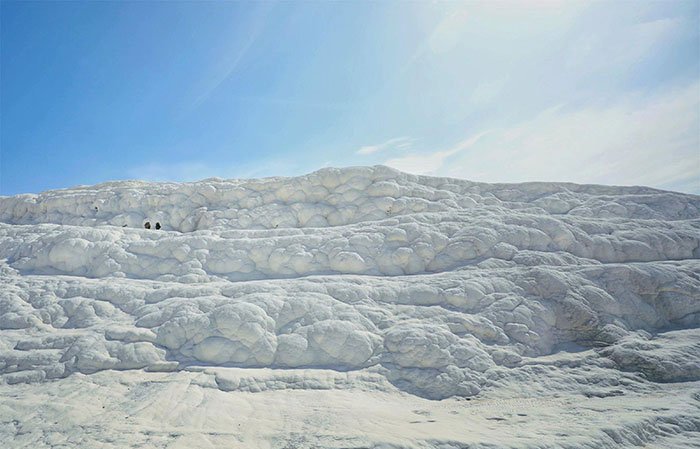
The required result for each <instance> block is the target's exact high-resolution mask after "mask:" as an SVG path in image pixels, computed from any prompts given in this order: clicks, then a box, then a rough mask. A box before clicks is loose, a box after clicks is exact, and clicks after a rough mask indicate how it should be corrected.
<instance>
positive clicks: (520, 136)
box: [385, 82, 700, 193]
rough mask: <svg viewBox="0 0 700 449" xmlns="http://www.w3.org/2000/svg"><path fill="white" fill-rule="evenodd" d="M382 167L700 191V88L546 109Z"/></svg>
mask: <svg viewBox="0 0 700 449" xmlns="http://www.w3.org/2000/svg"><path fill="white" fill-rule="evenodd" d="M385 164H386V165H389V166H391V167H394V168H397V169H399V170H403V171H408V172H412V173H417V174H430V175H439V176H452V177H459V178H468V179H473V180H479V181H488V182H522V181H571V182H578V183H602V184H624V185H649V186H654V187H659V188H665V189H671V190H681V191H686V192H693V193H700V83H698V82H694V83H692V84H690V85H687V86H682V87H676V88H674V89H671V90H667V91H665V92H663V93H658V94H653V95H647V96H645V95H640V94H633V95H627V96H625V97H623V98H621V99H618V101H616V102H614V103H609V104H604V105H592V106H588V107H584V108H580V109H577V110H570V109H567V108H566V107H565V106H563V105H560V106H556V107H552V108H549V109H547V110H544V111H542V112H540V113H539V114H537V115H536V116H535V117H534V118H532V119H531V120H528V121H525V122H522V123H519V124H516V125H514V126H511V127H507V128H501V129H496V130H490V131H489V132H488V133H480V134H478V135H477V136H475V137H472V138H470V139H467V140H465V141H464V142H461V143H460V144H459V145H457V146H455V147H453V148H451V149H448V150H441V151H435V152H432V153H427V154H413V155H407V156H405V157H400V158H393V159H389V160H387V161H386V162H385Z"/></svg>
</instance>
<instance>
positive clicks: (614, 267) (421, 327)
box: [0, 166, 700, 448]
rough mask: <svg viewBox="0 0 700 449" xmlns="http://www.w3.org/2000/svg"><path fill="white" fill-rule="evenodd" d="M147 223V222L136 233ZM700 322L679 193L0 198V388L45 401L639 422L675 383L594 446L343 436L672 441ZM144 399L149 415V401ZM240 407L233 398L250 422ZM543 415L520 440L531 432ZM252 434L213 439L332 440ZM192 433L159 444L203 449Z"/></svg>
mask: <svg viewBox="0 0 700 449" xmlns="http://www.w3.org/2000/svg"><path fill="white" fill-rule="evenodd" d="M146 221H150V222H151V223H152V224H154V223H155V222H158V223H160V224H161V225H162V229H161V230H155V229H150V230H148V229H144V227H143V224H144V223H145V222H146ZM699 326H700V197H698V196H694V195H687V194H680V193H674V192H665V191H659V190H655V189H650V188H644V187H607V186H593V185H575V184H564V183H527V184H485V183H475V182H469V181H465V180H457V179H447V178H431V177H422V176H414V175H409V174H406V173H401V172H398V171H395V170H392V169H390V168H387V167H383V166H377V167H356V168H346V169H323V170H320V171H317V172H314V173H311V174H309V175H306V176H301V177H297V178H266V179H259V180H221V179H208V180H204V181H200V182H194V183H180V184H177V183H146V182H137V181H125V182H111V183H105V184H100V185H96V186H89V187H76V188H72V189H66V190H56V191H49V192H44V193H42V194H39V195H18V196H14V197H0V379H1V381H0V394H4V393H8V394H9V392H13V391H26V392H27V393H23V394H24V395H28V394H29V392H32V391H34V392H35V393H36V394H37V395H45V396H46V395H48V396H46V397H51V395H52V394H55V392H53V393H52V391H51V390H46V389H47V388H49V386H50V385H60V384H61V383H65V384H66V385H70V386H71V387H70V388H78V389H84V388H86V387H85V383H86V382H88V383H89V382H98V384H99V385H101V386H104V385H106V384H107V383H109V382H110V381H109V379H113V380H112V381H113V382H115V383H116V384H120V385H122V386H123V385H125V384H126V383H129V382H131V383H135V384H138V382H140V380H138V379H141V378H147V379H150V378H153V379H160V380H153V381H152V382H155V383H158V382H160V383H162V384H163V385H166V384H167V385H170V384H172V385H178V384H179V383H181V382H185V383H189V384H193V382H194V384H196V385H200V387H198V388H209V389H214V390H216V393H211V392H209V393H206V394H215V395H216V397H217V398H222V397H226V398H228V397H229V396H222V395H231V394H236V392H238V393H240V394H243V393H246V394H252V393H260V394H262V393H265V394H269V395H275V394H277V395H281V394H287V395H292V394H317V393H314V392H325V393H324V394H331V393H332V394H336V395H339V396H338V397H341V396H342V397H345V396H343V395H344V394H346V392H347V391H355V392H357V394H358V395H362V394H365V395H388V397H390V398H394V399H389V402H391V401H393V400H396V401H399V402H400V401H409V402H410V401H423V402H422V403H424V404H440V403H445V402H444V401H448V402H447V403H450V404H462V405H461V406H462V407H463V406H465V404H466V405H469V404H473V403H478V401H480V400H483V401H489V400H491V401H493V400H496V399H497V398H498V399H499V400H500V399H502V398H505V397H515V396H518V397H530V398H537V397H551V394H554V393H557V394H562V395H570V396H571V397H580V398H582V399H581V400H582V401H604V400H605V398H612V397H617V399H618V400H620V397H622V396H624V397H628V398H629V401H631V402H630V403H635V404H637V403H636V402H634V401H637V400H639V401H641V402H640V403H639V404H637V405H634V406H635V407H638V408H639V407H641V409H642V410H647V409H645V408H644V407H647V406H648V407H652V405H648V404H651V402H653V401H652V400H651V399H649V398H650V397H656V396H654V395H662V394H664V392H665V391H667V389H668V388H671V387H673V388H679V389H680V390H679V391H680V392H681V393H676V396H677V397H678V398H679V399H678V401H681V399H682V402H683V403H682V404H681V402H673V401H670V403H669V405H668V407H666V410H664V411H657V413H656V414H652V415H653V416H655V417H656V418H655V419H656V421H654V420H653V419H651V418H649V416H647V415H645V414H643V413H641V414H639V416H637V415H635V414H634V413H631V412H629V410H628V411H627V412H624V413H628V412H629V413H631V414H628V415H624V413H623V411H620V412H619V413H621V415H620V416H622V417H621V418H619V419H616V418H614V417H611V418H610V420H609V421H607V422H608V423H609V425H610V429H608V430H606V431H604V430H600V431H599V432H597V433H596V432H595V431H594V430H595V428H594V429H593V431H591V432H592V433H591V434H590V435H589V437H590V438H589V441H591V443H590V446H586V445H584V444H583V443H582V442H581V441H579V440H577V439H575V438H574V436H575V435H569V436H568V437H567V436H566V435H559V434H558V433H557V432H555V431H552V432H550V433H547V432H545V433H544V434H542V435H539V437H536V438H535V437H533V438H532V439H531V440H528V439H527V438H524V439H522V441H521V440H517V441H516V440H513V441H510V442H505V443H504V442H502V441H501V440H499V439H498V438H500V437H499V436H498V432H497V431H494V433H493V434H489V433H488V431H486V430H485V431H484V433H483V434H479V435H477V436H474V435H470V436H469V435H462V436H460V435H459V434H454V435H453V430H451V428H452V427H454V426H455V425H458V423H459V422H460V421H455V422H454V423H453V422H452V421H450V420H451V419H452V420H454V419H456V418H455V417H457V416H461V415H459V413H455V414H454V417H450V416H446V417H445V418H444V420H443V421H444V424H443V427H435V429H436V430H435V431H434V432H432V433H430V432H428V433H420V432H419V433H412V432H411V431H406V432H399V433H397V434H393V433H391V432H388V433H386V434H382V433H381V432H380V431H377V432H374V433H372V432H370V434H371V435H372V436H371V437H366V438H365V439H364V440H363V439H358V440H357V441H355V440H352V438H356V437H357V438H359V436H357V435H361V433H358V434H357V435H355V436H352V438H351V436H348V435H345V436H344V437H343V438H345V439H343V440H342V441H344V442H345V443H343V444H347V445H348V446H347V447H412V446H411V445H414V447H441V448H447V447H465V446H466V445H470V446H469V447H482V446H479V445H480V444H483V445H484V446H483V447H486V446H487V445H488V444H492V445H493V444H495V445H496V446H498V447H510V446H508V445H511V446H512V447H624V446H626V445H635V444H638V443H640V442H642V443H643V442H656V443H657V444H659V445H660V447H664V446H667V447H677V445H678V444H682V443H683V444H684V443H686V442H688V441H692V440H693V438H694V437H695V438H698V435H699V434H698V433H697V432H698V431H700V418H699V416H700V388H699V387H698V381H700V332H698V330H697V329H698V327H699ZM134 373H140V374H141V376H142V377H141V378H135V377H133V376H134ZM110 376H111V377H110ZM125 376H126V377H125ZM120 379H121V380H120ZM195 379H197V380H196V381H195ZM149 382H150V381H149ZM189 384H188V385H189ZM139 385H141V384H139ZM148 385H150V383H148ZM105 388H106V387H105ZM120 388H121V387H120ZM142 388H144V394H145V395H146V396H148V397H152V398H153V401H154V403H155V402H157V401H156V399H155V398H157V397H159V396H158V395H159V393H158V391H160V390H158V391H156V390H153V389H149V388H146V387H143V386H142ZM193 388H194V387H193ZM88 390H89V391H92V390H90V389H88ZM98 390H99V389H97V390H95V393H94V394H95V397H94V400H95V401H97V402H96V403H100V402H99V401H101V400H102V399H100V398H102V396H100V395H104V394H103V393H100V392H99V391H98ZM100 391H101V390H100ZM207 391H208V390H207ZM200 393H201V392H200ZM198 394H199V393H198ZM202 394H203V393H202ZM318 394H320V393H318ZM397 395H398V396H397ZM650 395H651V396H650ZM618 396H619V397H618ZM27 397H28V396H27ZM42 397H43V396H42ZM246 397H247V396H246ZM256 397H257V398H260V397H262V396H256ZM270 397H273V396H270ZM274 397H277V396H274ZM280 397H281V396H280ZM287 397H289V396H287ZM324 398H325V396H324ZM371 398H374V399H372V400H375V399H376V396H371ZM396 398H398V399H396ZM466 398H469V399H473V401H472V402H464V400H465V399H466ZM635 398H636V399H635ZM326 399H327V398H326ZM326 399H324V400H326ZM183 400H184V399H183ZM212 400H213V399H212ZM217 400H219V399H217ZM220 400H222V401H223V402H226V401H228V400H229V399H220ZM257 400H260V399H251V400H250V401H253V402H250V403H249V406H250V407H253V408H255V407H257V406H260V407H262V406H261V405H260V404H258V403H256V402H255V401H257ZM327 400H328V403H329V404H330V403H332V402H333V400H331V399H327ZM27 401H29V400H28V399H26V400H25V403H27ZM134 401H136V399H134ZM319 401H320V402H319V403H321V404H322V403H324V402H323V400H321V399H319ZM367 401H369V399H367ZM437 401H439V402H437ZM450 401H451V402H450ZM644 401H647V402H644ZM649 401H651V402H649ZM29 402H31V401H29ZM223 402H222V403H223ZM573 402H574V403H576V401H573ZM252 403H255V404H257V405H250V404H252ZM640 404H641V405H640ZM645 404H646V405H645ZM683 404H684V405H683ZM424 406H425V405H424ZM154 407H155V406H154ZM397 407H399V408H401V407H403V405H400V406H397ZM426 407H430V406H426ZM630 407H632V406H630ZM156 408H157V407H156ZM622 408H623V409H624V407H622ZM488 410H493V408H491V409H488ZM21 413H22V402H21V401H19V402H17V404H15V406H14V407H13V406H9V405H2V404H0V436H2V437H4V438H8V435H9V438H12V437H13V435H14V437H15V438H17V440H16V441H20V442H22V441H25V440H26V442H27V443H26V446H22V445H21V444H18V445H17V447H69V446H71V443H70V441H69V442H68V443H65V442H62V441H63V440H60V438H59V439H58V440H56V441H59V443H60V444H65V446H61V445H60V444H59V443H56V444H53V443H51V441H53V440H51V438H54V437H56V435H54V436H53V437H51V435H52V433H51V431H50V429H48V430H47V428H42V423H41V422H34V424H35V427H36V428H34V427H31V426H29V425H27V426H28V427H27V428H26V429H25V430H26V431H25V432H19V431H18V424H17V423H16V422H19V423H21V422H22V419H20V418H18V417H17V416H19V415H17V414H20V415H21ZM193 413H194V412H193ZM217 413H225V412H222V411H221V410H219V411H218V412H217ZM231 413H233V412H231ZM347 413H348V414H351V411H348V412H347ZM430 413H432V412H430ZM538 413H539V412H538ZM195 415H196V413H195ZM540 415H541V416H540ZM540 415H538V414H537V413H535V418H533V421H532V423H534V424H532V426H533V429H534V430H533V429H531V430H532V431H533V432H535V434H536V433H537V432H536V431H535V430H536V428H539V427H541V426H540V425H538V424H537V423H538V422H540V421H537V420H538V419H540V418H541V420H542V421H543V422H544V421H547V419H548V418H547V416H548V415H547V414H546V413H544V412H542V413H540ZM642 415H643V416H642ZM81 416H82V415H81ZM183 416H184V415H183ZM353 416H354V415H353ZM395 416H400V413H397V414H396V415H395ZM537 416H539V418H537ZM75 419H76V420H77V421H80V419H81V418H80V417H77V418H75ZM144 419H145V418H144ZM149 419H150V418H149ZM183 419H185V418H183ZM357 419H359V418H357ZM464 419H465V420H467V421H468V419H467V418H464ZM487 419H488V418H487ZM581 419H584V420H585V419H586V418H585V417H584V418H581ZM588 419H590V423H591V426H595V425H596V424H595V423H596V422H597V421H596V419H597V418H595V417H592V416H591V417H589V418H588ZM27 420H28V422H33V421H32V420H31V419H29V418H27ZM650 420H651V421H650ZM15 421H16V422H15ZM77 421H76V422H77ZM443 421H440V422H437V423H436V424H435V425H436V426H438V425H439V424H440V423H441V422H443ZM467 421H464V420H463V421H461V422H467ZM496 421H497V420H496ZM652 421H653V422H652ZM603 422H605V421H603ZM268 424H269V423H268ZM188 425H189V424H188ZM217 425H218V424H217ZM232 425H233V424H232ZM259 425H261V426H262V428H261V429H262V430H261V432H262V433H261V435H263V436H260V437H258V436H256V437H250V438H249V439H247V440H245V439H244V441H243V442H241V441H239V440H240V438H239V440H236V439H235V438H234V437H231V438H232V439H231V441H228V440H225V439H224V440H221V442H222V444H224V443H225V444H227V445H229V446H230V447H238V446H236V444H240V445H241V446H240V447H250V446H251V445H252V446H255V444H257V443H255V444H253V442H254V441H256V442H260V441H262V440H264V441H266V442H267V443H265V444H266V445H268V446H271V447H284V444H288V445H290V446H289V447H314V445H316V446H320V447H346V446H342V445H341V444H340V443H338V441H341V440H338V441H336V443H338V444H336V443H333V442H332V441H331V440H324V439H322V438H321V437H318V439H317V440H308V441H306V440H304V441H301V440H299V441H297V442H296V445H295V444H291V443H289V441H292V440H289V439H287V440H284V438H282V439H281V440H279V438H281V437H279V435H278V434H275V433H274V432H275V431H273V430H271V429H273V427H274V426H272V427H270V426H269V425H268V427H264V425H262V424H259ZM392 425H395V426H398V425H399V424H398V423H393V424H392ZM504 425H505V424H504ZM76 426H78V424H76ZM81 426H82V425H80V426H78V427H75V428H71V429H69V430H64V431H63V433H66V432H68V433H70V432H71V431H76V432H78V433H79V434H80V435H82V438H84V439H83V440H80V441H82V442H84V443H85V444H86V446H85V447H92V446H94V447H125V446H129V445H133V446H134V447H141V446H138V445H139V444H142V445H144V444H145V445H146V446H149V445H150V446H153V447H171V446H169V444H170V443H173V442H176V441H180V440H178V438H179V437H177V438H176V437H173V438H171V439H167V438H165V439H164V443H163V445H160V443H158V442H157V441H156V440H155V439H152V438H151V439H149V438H147V437H145V436H144V435H147V434H143V432H142V433H140V434H137V435H135V436H134V438H136V439H134V440H130V441H126V440H124V441H121V440H119V437H118V434H119V432H118V431H116V430H115V429H112V431H114V432H115V435H112V436H111V437H110V438H112V440H110V439H109V438H107V437H105V438H106V439H105V438H103V439H100V437H99V436H95V435H92V436H89V435H91V434H89V432H87V431H86V430H85V428H84V427H81ZM561 426H563V427H565V426H566V423H561ZM635 426H637V427H639V428H642V427H644V426H647V427H648V428H649V429H651V430H644V431H643V432H642V431H640V430H638V429H637V427H635ZM640 426H641V427H640ZM19 427H21V426H19ZM214 427H216V426H214ZM78 428H79V429H82V430H76V429H78ZM264 429H268V431H269V432H268V433H266V432H267V431H263V430H264ZM630 429H632V430H630ZM635 429H637V430H635ZM336 430H337V429H336ZM550 430H551V429H550ZM589 430H590V429H589ZM287 431H288V429H287ZM80 432H82V433H80ZM270 432H271V433H270ZM279 432H283V431H282V430H280V431H279ZM324 432H327V433H328V435H330V434H331V433H333V432H332V431H331V430H329V429H325V430H324ZM358 432H359V431H358ZM54 433H55V432H54ZM59 433H60V432H59ZM526 433H527V432H526ZM559 433H561V432H559ZM107 434H109V431H108V430H104V435H107ZM273 434H274V435H277V436H274V435H273ZM104 435H103V436H104ZM265 435H266V436H265ZM270 435H272V436H270ZM324 435H325V434H324ZM353 435H354V434H353ZM382 435H383V436H382ZM528 435H529V434H528ZM199 436H201V435H200V434H197V433H196V432H194V431H193V432H192V433H188V434H187V435H186V437H187V439H186V440H182V442H181V443H179V444H183V445H184V444H185V443H186V442H190V443H191V442H192V441H194V442H195V443H192V444H194V446H190V447H200V446H201V447H217V445H218V443H216V444H213V446H211V445H210V446H206V445H204V444H203V443H202V441H204V440H201V439H197V438H199ZM569 437H571V438H569ZM139 438H141V439H139ZM183 438H184V437H183ZM207 438H210V437H207ZM211 438H213V437H211ZM211 438H210V440H207V441H214V440H212V439H211ZM275 438H278V439H277V440H276V439H275ZM402 438H403V440H402ZM470 438H476V439H475V440H474V439H470ZM567 438H569V439H567ZM278 440H279V441H278ZM110 441H112V442H114V441H116V443H110ZM119 441H121V442H119ZM198 441H199V443H197V442H198ZM217 441H218V440H217ZM236 441H238V442H237V443H236ZM334 441H335V440H334ZM499 441H501V442H499ZM695 441H697V440H695ZM246 442H247V443H248V445H247V444H246ZM283 442H284V444H283ZM543 442H544V443H543ZM611 442H612V443H611ZM190 443H187V444H190ZM277 443H279V444H277ZM110 444H112V446H110ZM173 444H174V443H173ZM460 444H461V446H460ZM538 444H543V445H539V446H538ZM586 444H587V443H586ZM353 445H355V446H353ZM382 445H384V446H382ZM150 446H149V447H150ZM263 446H265V445H263ZM172 447H177V446H172ZM491 447H493V446H491Z"/></svg>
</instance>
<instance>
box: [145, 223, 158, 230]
mask: <svg viewBox="0 0 700 449" xmlns="http://www.w3.org/2000/svg"><path fill="white" fill-rule="evenodd" d="M143 227H144V228H146V229H151V222H150V221H147V222H146V223H144V224H143ZM156 229H160V222H159V221H156Z"/></svg>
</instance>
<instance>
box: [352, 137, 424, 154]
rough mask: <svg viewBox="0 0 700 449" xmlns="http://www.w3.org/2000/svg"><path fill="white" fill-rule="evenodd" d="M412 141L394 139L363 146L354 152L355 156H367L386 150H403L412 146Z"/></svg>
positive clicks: (403, 138) (407, 138)
mask: <svg viewBox="0 0 700 449" xmlns="http://www.w3.org/2000/svg"><path fill="white" fill-rule="evenodd" d="M413 141H414V139H411V138H410V137H395V138H393V139H389V140H387V141H386V142H382V143H378V144H375V145H365V146H363V147H361V148H360V149H359V150H357V151H356V152H355V154H360V155H368V154H374V153H378V152H380V151H387V150H405V149H407V148H409V147H410V146H411V145H412V144H413Z"/></svg>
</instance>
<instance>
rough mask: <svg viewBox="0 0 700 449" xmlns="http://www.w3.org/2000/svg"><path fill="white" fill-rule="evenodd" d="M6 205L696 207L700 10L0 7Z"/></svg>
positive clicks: (642, 6)
mask: <svg viewBox="0 0 700 449" xmlns="http://www.w3.org/2000/svg"><path fill="white" fill-rule="evenodd" d="M0 5H1V6H0V7H1V10H0V17H1V21H2V23H1V26H2V28H1V39H0V45H1V48H0V51H1V52H0V57H1V66H0V75H1V79H0V89H1V92H0V112H1V122H0V136H1V137H0V139H1V141H0V144H1V145H0V193H1V194H3V195H11V194H16V193H22V192H38V191H42V190H46V189H52V188H62V187H69V186H73V185H77V184H92V183H97V182H102V181H107V180H114V179H131V178H140V179H148V180H158V181H160V180H174V181H180V180H196V179H201V178H206V177H212V176H218V177H222V178H229V177H259V176H272V175H298V174H303V173H307V172H310V171H313V170H316V169H318V168H321V167H324V166H346V165H373V164H387V165H390V166H393V167H395V168H398V169H401V170H404V171H409V172H413V173H420V174H429V175H439V176H454V177H460V178H466V179H472V180H478V181H489V182H518V181H532V180H543V181H573V182H581V183H605V184H621V185H630V184H634V185H640V184H641V185H651V186H655V187H660V188H665V189H671V190H679V191H685V192H692V193H700V7H699V5H700V2H697V1H686V2H683V1H675V2H671V1H664V2H624V1H614V2H602V1H598V2H593V3H586V2H575V1H529V2H528V1H520V2H483V3H480V2H450V3H439V2H438V3H428V2H283V3H273V2H265V3H245V2H218V3H214V2H212V3H208V2H179V3H178V2H153V3H149V2H114V3H111V2H11V1H2V2H1V3H0Z"/></svg>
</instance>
